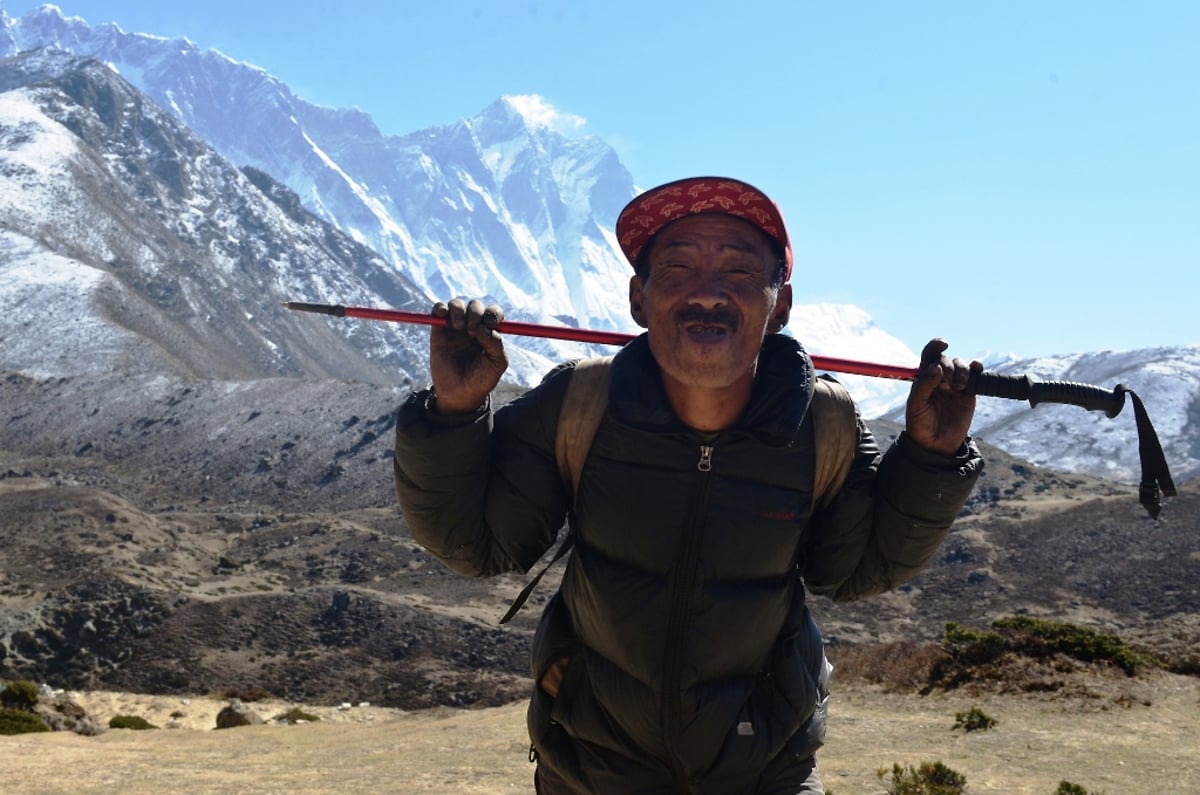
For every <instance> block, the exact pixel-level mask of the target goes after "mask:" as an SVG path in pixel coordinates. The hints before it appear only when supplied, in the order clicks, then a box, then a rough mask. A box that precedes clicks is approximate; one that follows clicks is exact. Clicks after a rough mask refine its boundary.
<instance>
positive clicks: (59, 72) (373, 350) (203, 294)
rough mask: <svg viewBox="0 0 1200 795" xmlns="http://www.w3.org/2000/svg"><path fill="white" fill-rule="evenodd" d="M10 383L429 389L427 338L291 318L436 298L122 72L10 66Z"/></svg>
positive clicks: (2, 117)
mask: <svg viewBox="0 0 1200 795" xmlns="http://www.w3.org/2000/svg"><path fill="white" fill-rule="evenodd" d="M0 276H2V278H0V369H4V370H8V371H18V372H24V373H28V374H34V375H38V376H41V377H61V376H71V375H80V374H89V373H97V372H112V371H119V372H126V373H147V372H164V373H171V374H175V375H182V376H187V377H200V378H222V379H250V378H262V377H268V376H285V375H291V376H300V375H310V376H317V377H333V378H342V379H355V380H366V381H372V382H376V383H378V382H385V381H386V382H390V383H401V382H403V381H404V380H405V379H406V378H408V379H410V380H415V379H418V378H420V379H421V380H424V378H425V377H426V376H425V373H426V372H427V370H428V363H427V358H426V348H427V346H426V345H425V344H424V337H423V335H420V334H419V332H418V331H416V330H415V329H408V328H401V329H397V328H395V327H383V326H382V325H379V324H353V325H348V326H346V327H344V328H334V327H333V326H332V325H331V324H330V323H328V322H326V320H327V319H325V318H317V317H314V316H311V315H298V314H296V313H292V312H287V311H286V310H284V309H282V308H281V306H280V302H281V300H283V299H285V298H286V297H288V296H290V295H295V294H297V293H300V294H305V293H309V292H313V293H322V292H334V291H336V292H337V293H338V294H341V295H345V296H347V298H348V300H355V299H359V300H380V299H383V300H386V301H387V302H389V303H393V304H395V305H397V306H407V307H409V308H416V307H417V306H420V305H423V304H424V297H423V296H422V294H421V292H420V291H419V290H418V289H417V288H416V287H415V286H414V285H413V284H411V283H410V282H408V281H407V280H405V279H404V278H403V277H402V276H401V275H400V274H399V273H397V272H396V271H395V270H394V269H393V268H391V267H389V266H388V264H387V263H385V262H384V261H383V259H382V258H380V257H379V255H378V254H376V253H375V252H373V251H371V250H370V249H368V248H367V247H365V246H363V245H361V244H358V243H356V242H355V241H353V240H351V239H349V238H348V237H346V236H345V235H342V234H341V233H340V232H338V231H337V230H336V229H334V228H333V227H332V226H330V225H329V224H327V223H325V222H323V221H320V220H319V219H317V218H315V217H313V216H312V215H311V214H310V213H308V212H307V211H305V210H304V209H303V208H302V207H301V206H300V204H299V201H298V200H297V198H296V196H295V194H293V193H292V192H291V191H289V190H288V189H287V188H285V187H284V186H282V185H280V184H278V183H277V182H275V181H274V180H272V179H271V178H270V177H269V176H267V175H266V174H264V173H262V172H259V171H255V170H253V169H248V168H247V169H245V170H242V171H239V170H238V169H235V168H233V167H232V166H231V165H230V164H229V163H228V161H226V160H225V159H223V158H222V157H220V155H218V154H217V153H216V152H215V151H213V150H212V148H211V147H209V146H208V145H207V144H205V143H204V142H203V141H202V140H200V139H199V138H198V137H196V136H195V135H194V134H193V133H191V132H190V131H189V130H188V129H187V128H186V127H184V126H183V125H182V124H181V123H180V122H179V121H178V120H177V119H175V118H174V117H173V116H171V115H170V114H168V113H166V112H164V111H163V110H161V109H160V108H159V107H158V106H157V105H155V104H154V103H153V102H151V101H149V100H148V99H147V98H146V97H145V96H144V95H142V94H141V93H139V92H138V91H137V90H136V89H134V88H133V87H132V86H130V85H129V84H128V83H127V82H126V81H124V80H122V79H121V78H120V77H119V76H118V75H117V74H116V73H114V72H113V71H112V70H111V69H109V68H108V67H106V66H105V65H103V64H101V63H99V62H98V61H94V60H91V59H82V58H77V57H76V56H73V55H70V54H69V53H66V52H62V51H49V50H39V51H33V52H30V53H26V54H24V55H21V56H18V57H15V58H9V59H5V60H0Z"/></svg>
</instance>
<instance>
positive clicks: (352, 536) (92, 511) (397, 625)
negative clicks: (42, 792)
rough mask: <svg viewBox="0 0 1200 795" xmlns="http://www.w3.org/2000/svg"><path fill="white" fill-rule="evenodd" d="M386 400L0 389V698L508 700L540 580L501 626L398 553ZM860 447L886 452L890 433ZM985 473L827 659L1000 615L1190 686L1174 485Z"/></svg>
mask: <svg viewBox="0 0 1200 795" xmlns="http://www.w3.org/2000/svg"><path fill="white" fill-rule="evenodd" d="M402 396H403V393H402V391H401V390H395V389H391V388H385V387H377V386H371V385H364V384H352V383H346V382H334V381H328V382H323V383H320V384H312V383H305V382H300V381H296V380H292V379H264V380H260V381H257V382H255V383H253V384H246V383H235V382H228V383H220V382H197V381H187V380H172V379H169V378H165V377H160V378H149V377H142V378H133V377H97V376H76V377H71V378H56V379H51V380H45V381H43V380H39V379H33V378H28V377H23V376H9V377H7V378H5V379H4V381H3V382H0V405H3V406H4V412H3V415H2V416H0V426H2V427H3V430H4V433H3V436H2V437H0V438H2V439H3V448H0V461H3V462H4V466H3V468H2V469H0V548H3V549H4V550H5V555H4V556H3V558H2V561H0V654H2V655H3V656H2V658H0V677H8V678H33V679H36V680H39V681H47V682H50V683H53V684H55V685H56V686H61V687H70V688H92V687H106V688H118V689H129V690H135V691H140V692H164V693H167V692H174V693H187V692H224V691H225V690H227V689H231V688H233V689H236V688H251V689H252V688H260V689H264V690H267V691H269V692H271V693H274V694H276V695H280V696H286V697H288V698H294V699H297V700H306V701H310V702H317V703H340V701H342V700H346V699H353V700H355V701H357V700H366V701H371V702H373V703H377V704H383V705H389V706H402V707H408V708H412V707H417V706H426V705H430V704H435V703H442V704H494V703H503V702H505V701H508V700H511V699H515V698H521V697H522V696H523V695H524V693H525V692H526V691H527V688H528V680H527V672H526V665H527V660H526V656H525V655H526V653H527V648H528V642H529V633H530V632H531V630H532V626H533V622H534V621H535V619H536V615H537V614H538V612H539V607H540V605H541V604H542V603H544V600H545V599H546V598H547V597H548V596H549V595H550V594H551V593H552V592H553V585H552V583H553V582H554V580H555V579H556V575H555V574H554V573H553V572H552V574H551V575H550V576H549V577H548V578H547V581H546V583H545V584H544V585H543V586H542V587H541V588H539V589H538V590H537V591H536V592H535V594H534V597H533V599H532V600H531V603H530V604H529V605H528V606H527V607H526V608H525V610H524V611H522V613H521V614H520V615H519V616H518V618H517V619H516V620H515V622H514V623H513V624H510V625H508V626H507V627H505V628H503V629H501V628H499V627H498V626H497V624H496V622H497V621H498V619H499V616H500V615H502V614H503V612H504V610H505V609H506V608H507V606H508V603H509V600H510V599H511V598H512V597H513V596H515V594H516V592H517V591H518V590H519V589H520V586H521V584H522V583H523V580H524V578H522V577H517V576H505V577H501V578H497V579H495V580H490V581H475V580H470V579H466V578H461V577H458V576H456V575H453V574H451V573H450V572H449V571H448V570H446V569H445V568H444V567H443V566H441V564H439V563H438V562H436V561H434V560H433V559H431V558H430V557H429V556H428V555H427V554H425V553H424V552H423V551H422V550H421V549H420V548H419V547H418V546H417V545H415V544H414V543H413V542H412V540H411V538H410V537H409V535H408V532H407V529H406V526H405V524H404V519H403V516H401V515H400V514H399V511H398V510H397V509H396V508H395V502H394V496H393V494H392V484H391V466H390V446H391V433H390V431H391V423H392V416H393V415H392V413H393V411H394V409H395V408H396V406H397V405H398V403H399V401H400V400H401V398H402ZM875 425H876V430H877V433H878V434H879V435H880V437H881V438H882V439H883V440H885V441H886V440H887V439H888V438H890V437H891V436H892V435H893V434H894V433H895V430H896V428H895V426H893V425H889V424H887V423H885V422H882V421H881V422H877V423H876V424H875ZM987 455H988V458H989V463H988V467H987V470H986V472H985V475H984V477H983V480H982V481H981V483H980V486H979V488H978V489H977V491H976V493H975V495H974V496H973V498H972V500H971V502H970V504H969V506H968V508H967V511H966V513H965V515H964V517H963V518H962V519H961V520H960V522H959V524H958V525H957V526H956V529H955V531H954V533H952V535H951V537H950V539H949V540H948V541H947V543H946V545H945V546H944V547H943V550H942V552H941V553H940V555H939V557H938V559H937V560H936V561H935V562H934V564H933V565H932V566H931V567H930V569H929V570H928V571H926V572H925V573H924V574H922V575H921V576H920V577H919V578H918V579H917V580H916V581H914V582H913V583H912V584H911V585H910V586H907V587H905V588H904V589H902V590H900V591H898V592H895V593H893V594H889V595H886V596H884V597H879V598H876V599H872V600H870V601H867V602H863V603H861V604H833V603H830V602H827V601H825V600H818V601H817V602H816V603H815V604H814V610H815V611H816V613H817V616H818V620H819V621H820V622H821V623H822V625H823V626H824V627H825V629H826V631H827V632H828V634H829V638H830V642H831V643H833V644H846V643H863V642H871V641H878V640H888V639H910V640H933V639H936V638H937V637H938V636H939V635H940V632H941V626H942V623H943V622H945V621H949V620H954V621H960V622H963V623H967V624H968V625H972V626H986V624H987V622H989V621H990V620H992V619H994V618H996V617H998V616H1000V615H1006V614H1012V613H1021V612H1023V613H1031V614H1035V615H1046V616H1052V617H1059V618H1063V619H1066V620H1073V621H1078V622H1082V623H1086V624H1088V625H1091V626H1098V627H1100V628H1103V629H1106V630H1108V631H1115V632H1120V633H1122V634H1123V635H1125V636H1127V637H1133V638H1136V639H1137V641H1138V642H1140V643H1143V644H1144V645H1145V647H1146V648H1149V649H1153V650H1155V651H1157V652H1159V653H1160V654H1162V655H1164V656H1165V657H1167V658H1169V659H1171V660H1174V661H1176V664H1178V665H1186V664H1188V662H1187V661H1188V660H1189V659H1191V658H1189V657H1188V655H1189V654H1191V655H1192V656H1193V657H1194V650H1195V649H1196V648H1200V621H1198V620H1197V618H1196V614H1195V612H1194V604H1195V600H1196V598H1197V596H1198V595H1200V492H1198V491H1197V488H1196V484H1195V482H1192V483H1189V484H1187V485H1186V486H1185V487H1184V489H1183V493H1182V495H1181V496H1180V497H1178V498H1177V499H1175V500H1172V501H1170V502H1169V503H1168V506H1167V509H1166V510H1165V511H1164V512H1163V514H1162V515H1161V516H1160V518H1159V520H1158V521H1152V520H1150V519H1149V518H1147V516H1146V515H1145V512H1144V511H1143V510H1142V509H1141V507H1140V506H1139V505H1138V504H1137V500H1136V497H1135V494H1134V490H1133V489H1131V488H1130V487H1127V486H1121V485H1119V484H1114V483H1111V482H1108V481H1101V480H1097V479H1094V478H1090V477H1087V476H1082V475H1068V474H1063V473H1056V472H1053V471H1049V470H1044V469H1040V468H1038V467H1034V466H1032V465H1030V464H1028V463H1027V462H1024V461H1021V460H1019V459H1015V458H1013V457H1011V456H1007V455H1006V454H1004V453H1002V452H1000V451H998V450H995V449H991V448H989V449H988V450H987ZM560 565H561V564H560ZM1196 663H1197V664H1200V661H1196Z"/></svg>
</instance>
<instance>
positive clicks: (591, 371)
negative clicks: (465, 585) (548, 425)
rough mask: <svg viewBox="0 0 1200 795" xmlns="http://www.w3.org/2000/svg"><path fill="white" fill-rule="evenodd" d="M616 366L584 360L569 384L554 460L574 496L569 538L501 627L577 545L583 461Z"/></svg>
mask: <svg viewBox="0 0 1200 795" xmlns="http://www.w3.org/2000/svg"><path fill="white" fill-rule="evenodd" d="M611 365H612V357H611V356H601V357H598V358H595V359H583V360H581V361H580V362H578V363H577V364H576V365H575V367H574V369H573V370H572V372H571V374H570V375H569V376H568V378H569V379H570V380H569V381H568V382H567V390H566V393H565V394H564V395H563V402H562V408H560V409H559V411H558V429H557V430H556V432H555V436H554V458H555V460H556V461H557V462H558V471H559V474H560V475H561V476H562V480H563V485H564V486H566V487H567V489H568V490H569V491H570V494H571V515H570V516H569V517H568V519H567V537H566V538H564V539H563V540H562V543H561V544H559V545H558V551H557V552H555V553H554V557H553V558H551V559H550V562H549V563H547V564H546V565H545V566H544V567H542V570H541V571H539V572H538V573H537V575H536V576H535V577H534V578H533V579H532V580H530V581H529V582H528V583H526V584H525V587H524V588H522V589H521V592H520V593H519V594H517V598H516V599H514V600H513V603H512V604H511V605H510V606H509V608H508V612H507V613H505V614H504V616H503V617H502V618H501V619H500V623H501V624H507V623H508V622H509V621H511V620H512V617H513V616H515V615H516V614H517V611H519V610H520V609H521V607H522V606H523V605H524V604H525V601H526V600H527V599H529V595H530V594H531V593H533V589H534V588H536V587H537V584H538V583H539V582H541V581H542V577H544V576H545V574H546V572H548V571H549V570H550V567H551V566H553V565H554V564H555V563H557V562H558V561H559V560H561V559H562V558H563V557H564V556H565V555H566V554H567V553H568V552H570V551H571V547H573V546H574V545H575V527H574V518H575V517H574V512H575V495H576V494H578V493H579V477H580V475H581V474H582V473H583V462H584V461H586V460H587V455H588V451H589V450H590V449H591V448H592V439H594V438H595V437H596V430H597V429H598V428H599V427H600V421H601V420H602V419H604V412H605V410H606V409H607V408H608V371H609V369H610V367H611Z"/></svg>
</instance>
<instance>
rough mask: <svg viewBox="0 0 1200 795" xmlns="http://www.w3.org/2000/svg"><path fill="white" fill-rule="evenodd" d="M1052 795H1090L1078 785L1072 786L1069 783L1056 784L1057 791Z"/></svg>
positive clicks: (1090, 794)
mask: <svg viewBox="0 0 1200 795" xmlns="http://www.w3.org/2000/svg"><path fill="white" fill-rule="evenodd" d="M1054 795H1092V793H1089V792H1088V791H1087V790H1086V789H1084V788H1083V787H1081V786H1079V785H1078V784H1072V783H1071V782H1069V781H1060V782H1058V789H1056V790H1054Z"/></svg>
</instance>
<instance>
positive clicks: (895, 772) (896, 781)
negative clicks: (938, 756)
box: [878, 762, 967, 795]
mask: <svg viewBox="0 0 1200 795" xmlns="http://www.w3.org/2000/svg"><path fill="white" fill-rule="evenodd" d="M891 772H892V781H891V783H890V784H889V785H888V789H887V795H962V793H965V792H966V791H967V777H966V776H964V775H963V774H962V773H959V772H957V771H955V770H952V769H950V768H948V767H946V766H945V765H943V764H942V763H941V762H922V763H921V764H920V765H919V766H918V767H915V768H914V767H913V766H912V765H905V766H904V767H901V766H900V764H899V763H898V762H897V763H896V764H893V765H892V771H891ZM878 775H879V778H880V779H881V780H882V779H883V777H884V776H886V775H887V771H886V770H883V769H880V770H879V773H878Z"/></svg>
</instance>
